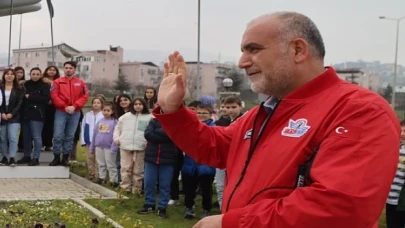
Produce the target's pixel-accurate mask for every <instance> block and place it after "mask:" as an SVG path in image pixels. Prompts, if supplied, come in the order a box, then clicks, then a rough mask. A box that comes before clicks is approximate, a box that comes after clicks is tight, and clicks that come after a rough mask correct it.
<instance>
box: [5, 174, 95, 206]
mask: <svg viewBox="0 0 405 228" xmlns="http://www.w3.org/2000/svg"><path fill="white" fill-rule="evenodd" d="M99 197H100V195H99V194H98V193H96V192H94V191H92V190H90V189H87V188H85V187H83V186H82V185H80V184H77V183H76V182H74V181H72V180H69V179H0V201H2V200H51V199H71V198H79V199H83V198H99Z"/></svg>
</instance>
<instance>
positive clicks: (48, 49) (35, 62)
mask: <svg viewBox="0 0 405 228" xmlns="http://www.w3.org/2000/svg"><path fill="white" fill-rule="evenodd" d="M52 52H53V53H54V58H55V64H54V63H53V59H52ZM79 53H80V51H78V50H76V49H75V48H73V47H71V46H69V45H67V44H65V43H62V44H58V45H55V46H54V47H53V48H52V46H49V45H43V44H42V45H41V46H39V47H29V48H23V49H14V50H13V62H12V63H13V67H16V66H22V67H24V69H25V70H26V75H25V77H26V78H28V77H29V75H28V72H29V70H30V69H31V68H33V67H39V68H41V69H42V70H45V68H47V67H48V66H51V65H55V66H57V67H58V69H59V70H60V71H61V73H62V72H63V63H64V62H66V61H69V60H71V58H72V57H73V56H75V55H77V54H79Z"/></svg>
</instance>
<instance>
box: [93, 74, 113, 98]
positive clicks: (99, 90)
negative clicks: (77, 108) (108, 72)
mask: <svg viewBox="0 0 405 228" xmlns="http://www.w3.org/2000/svg"><path fill="white" fill-rule="evenodd" d="M111 90H112V85H111V81H109V80H107V79H105V78H103V79H98V80H95V81H94V82H93V83H92V90H91V93H92V94H104V95H105V94H110V93H111V92H112V91H111Z"/></svg>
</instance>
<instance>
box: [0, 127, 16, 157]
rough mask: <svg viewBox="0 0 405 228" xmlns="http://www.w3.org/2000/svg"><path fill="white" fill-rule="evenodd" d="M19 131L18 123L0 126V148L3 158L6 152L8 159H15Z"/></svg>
mask: <svg viewBox="0 0 405 228" xmlns="http://www.w3.org/2000/svg"><path fill="white" fill-rule="evenodd" d="M19 130H20V124H19V123H7V124H4V125H1V130H0V148H1V153H2V154H3V156H4V157H6V156H7V152H8V155H9V157H10V158H13V157H15V155H16V154H17V147H18V131H19Z"/></svg>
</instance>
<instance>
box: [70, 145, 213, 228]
mask: <svg viewBox="0 0 405 228" xmlns="http://www.w3.org/2000/svg"><path fill="white" fill-rule="evenodd" d="M77 157H78V158H77V160H78V161H79V162H85V151H84V149H83V148H82V147H81V146H79V147H78V154H77ZM72 171H73V172H74V173H76V174H78V175H80V176H82V177H85V176H86V174H87V173H86V172H87V171H86V168H85V167H81V166H73V167H72ZM104 186H105V187H107V188H111V187H110V186H109V185H104ZM113 190H115V191H117V190H116V189H113ZM119 194H121V193H119ZM126 196H128V197H129V198H130V199H108V200H102V199H86V200H85V201H86V202H87V203H89V204H91V205H92V206H93V207H95V208H97V209H99V210H100V211H102V212H103V213H104V214H106V215H107V216H108V217H109V218H111V219H112V220H114V221H116V222H118V223H119V224H121V225H122V226H124V227H125V228H127V227H137V228H138V227H139V228H141V227H148V228H149V227H159V228H189V227H192V226H193V225H194V224H195V223H197V222H198V219H197V218H199V216H200V215H201V197H197V199H196V214H197V218H196V219H194V220H186V219H184V218H183V212H184V207H183V206H182V205H184V203H183V201H182V200H183V199H181V204H180V205H181V206H170V207H169V208H168V209H167V213H168V215H169V218H168V219H161V218H160V217H158V216H157V215H156V214H149V215H138V214H137V213H136V211H137V210H138V209H139V208H140V207H142V205H143V203H144V198H143V197H138V196H135V195H126ZM180 197H181V198H182V196H180ZM214 198H216V195H214ZM212 213H219V211H218V209H213V211H212Z"/></svg>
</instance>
